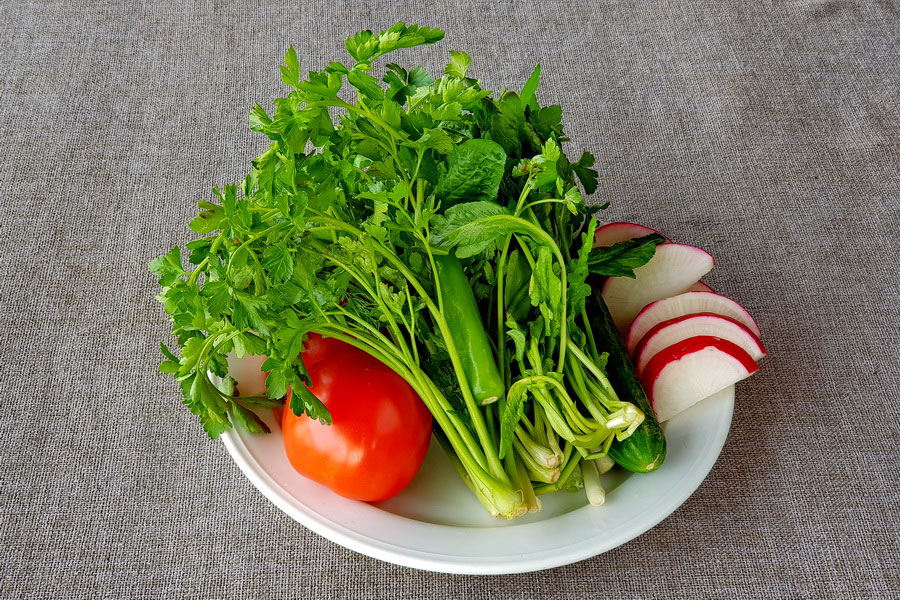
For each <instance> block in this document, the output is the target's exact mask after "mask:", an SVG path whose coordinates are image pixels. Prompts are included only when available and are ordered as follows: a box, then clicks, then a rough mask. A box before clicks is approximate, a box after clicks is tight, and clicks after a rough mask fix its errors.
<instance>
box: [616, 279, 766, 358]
mask: <svg viewBox="0 0 900 600" xmlns="http://www.w3.org/2000/svg"><path fill="white" fill-rule="evenodd" d="M694 313H715V314H717V315H722V316H724V317H731V318H732V319H734V320H736V321H739V322H740V323H743V324H744V325H746V326H747V329H749V330H750V331H752V332H753V333H754V334H755V335H756V337H760V331H759V326H758V325H757V324H756V321H754V320H753V317H751V316H750V313H748V312H747V311H746V310H745V309H744V307H743V306H741V305H740V304H738V303H737V302H735V301H734V300H732V299H731V298H726V297H725V296H722V295H720V294H716V293H715V292H686V293H684V294H679V295H677V296H672V297H671V298H666V299H664V300H659V301H657V302H654V303H653V304H650V305H649V306H647V308H645V309H644V310H642V311H641V313H640V314H639V315H638V316H637V317H635V319H634V323H632V324H631V327H629V328H628V334H627V335H626V336H625V347H626V348H628V352H629V353H632V355H633V353H634V349H635V348H636V347H637V345H638V343H639V342H640V341H641V338H643V337H644V336H645V335H647V332H648V331H650V330H651V329H653V328H654V327H655V326H656V325H657V324H659V323H662V322H663V321H668V320H669V319H674V318H675V317H681V316H684V315H691V314H694Z"/></svg>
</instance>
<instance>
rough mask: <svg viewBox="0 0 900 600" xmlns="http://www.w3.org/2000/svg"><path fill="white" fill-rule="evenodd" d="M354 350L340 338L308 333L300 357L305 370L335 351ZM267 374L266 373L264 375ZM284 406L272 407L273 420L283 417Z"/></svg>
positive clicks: (280, 419)
mask: <svg viewBox="0 0 900 600" xmlns="http://www.w3.org/2000/svg"><path fill="white" fill-rule="evenodd" d="M348 348H349V349H351V350H354V349H355V348H353V346H351V345H350V344H346V343H344V342H342V341H340V340H337V339H335V338H323V337H322V336H321V335H320V334H318V333H309V334H307V335H306V341H305V342H303V353H302V354H301V355H300V359H301V360H302V361H303V365H304V366H305V367H306V368H307V370H308V369H309V368H310V367H311V366H313V365H314V364H316V363H317V362H319V361H320V360H322V359H323V358H325V357H326V356H329V355H331V354H334V353H336V352H342V351H344V350H346V349H348ZM268 376H269V374H268V373H266V377H268ZM283 411H284V408H282V407H278V408H273V409H272V413H273V414H274V415H275V420H276V421H278V422H279V423H281V421H282V417H283V414H282V413H283Z"/></svg>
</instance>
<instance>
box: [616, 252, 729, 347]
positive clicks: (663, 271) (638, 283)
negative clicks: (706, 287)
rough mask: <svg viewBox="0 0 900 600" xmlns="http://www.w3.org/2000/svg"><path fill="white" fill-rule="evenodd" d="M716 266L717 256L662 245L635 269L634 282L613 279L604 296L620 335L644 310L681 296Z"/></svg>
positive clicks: (629, 279)
mask: <svg viewBox="0 0 900 600" xmlns="http://www.w3.org/2000/svg"><path fill="white" fill-rule="evenodd" d="M714 264H715V262H714V261H713V257H712V256H710V255H709V254H707V253H706V252H704V251H703V250H701V249H700V248H695V247H694V246H686V245H684V244H669V243H667V244H660V245H659V246H657V247H656V254H654V255H653V258H652V259H650V262H648V263H647V264H646V265H644V266H642V267H638V268H637V269H635V270H634V279H631V278H629V277H609V278H607V280H606V281H605V282H604V284H603V288H602V291H601V292H600V294H601V296H602V297H603V300H604V301H605V302H606V306H607V307H609V312H610V314H611V315H612V317H613V320H614V321H615V323H616V327H618V328H619V333H625V330H626V329H628V326H629V325H631V322H632V321H633V320H634V318H635V316H637V314H638V313H639V312H641V309H642V308H644V307H645V306H647V305H648V304H650V303H651V302H653V301H655V300H659V299H661V298H668V297H669V296H674V295H676V294H681V293H682V292H684V291H685V290H686V289H688V288H689V287H691V286H692V285H693V284H695V283H696V282H697V281H698V280H699V279H700V278H701V277H703V276H704V275H706V274H707V273H709V271H710V269H712V268H713V265H714Z"/></svg>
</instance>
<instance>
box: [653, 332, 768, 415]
mask: <svg viewBox="0 0 900 600" xmlns="http://www.w3.org/2000/svg"><path fill="white" fill-rule="evenodd" d="M758 370H759V365H757V364H756V363H755V362H754V361H753V358H751V356H750V355H749V354H747V352H745V351H744V350H743V349H742V348H741V347H740V346H738V345H737V344H734V343H732V342H729V341H728V340H723V339H722V338H717V337H715V336H711V335H702V336H698V337H692V338H688V339H686V340H682V341H680V342H677V343H675V344H673V345H671V346H669V347H668V348H666V349H664V350H662V351H661V352H659V353H657V355H656V356H654V357H653V358H652V359H651V360H650V362H649V363H648V364H647V368H646V369H645V370H644V374H643V375H642V376H641V383H642V384H643V386H644V389H646V390H647V394H648V396H650V406H651V407H653V412H655V413H656V418H657V419H659V421H660V422H662V421H666V420H668V419H671V418H672V417H674V416H675V415H677V414H678V413H680V412H681V411H683V410H684V409H686V408H688V407H690V406H692V405H694V404H696V403H697V402H699V401H700V400H703V399H704V398H706V397H707V396H711V395H712V394H715V393H716V392H719V391H721V390H723V389H725V388H727V387H728V386H731V385H734V384H735V383H737V382H738V381H740V380H742V379H746V378H747V377H749V376H750V375H752V374H753V373H755V372H756V371H758Z"/></svg>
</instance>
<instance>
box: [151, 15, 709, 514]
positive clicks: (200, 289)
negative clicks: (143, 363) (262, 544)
mask: <svg viewBox="0 0 900 600" xmlns="http://www.w3.org/2000/svg"><path fill="white" fill-rule="evenodd" d="M442 38H443V32H441V31H439V30H437V29H431V28H427V27H419V26H416V25H410V26H407V25H405V24H403V23H398V24H397V25H395V26H393V27H391V28H390V29H388V30H387V31H384V32H381V33H379V34H373V33H372V32H370V31H364V32H360V33H358V34H356V35H354V36H353V37H351V38H349V39H348V40H347V42H346V49H347V51H348V53H349V54H350V57H351V60H350V61H349V62H347V63H346V64H345V63H341V62H331V63H329V65H328V66H326V67H325V68H324V69H323V70H321V71H317V72H310V73H309V74H308V76H307V77H305V78H304V77H302V76H301V72H300V65H299V60H298V57H297V55H296V53H295V51H294V49H293V47H291V48H290V49H289V50H288V52H287V54H286V55H285V64H284V65H283V66H282V67H281V74H282V81H283V82H284V83H285V84H286V85H287V86H288V87H289V88H290V91H289V93H288V94H287V95H286V97H284V98H278V99H276V100H275V111H274V113H273V114H269V113H267V112H266V111H265V110H264V109H263V108H261V107H260V106H258V105H257V106H256V107H254V109H253V110H252V111H251V113H250V126H251V128H252V129H253V130H254V131H257V132H259V133H261V134H263V135H265V136H267V137H268V138H269V139H270V140H271V145H270V146H269V148H268V149H267V150H266V151H265V152H264V153H263V154H262V155H260V156H259V157H257V158H256V159H255V160H254V161H253V168H252V170H251V171H250V173H249V174H248V175H247V177H246V178H245V179H244V180H243V181H241V182H240V183H239V184H234V185H227V186H225V187H224V188H223V189H221V190H220V189H216V190H215V193H216V195H217V198H218V202H205V201H204V202H200V203H199V206H200V213H199V215H198V216H197V217H196V218H195V219H194V220H193V221H192V222H191V224H190V226H191V229H192V230H193V231H194V232H196V233H198V234H200V235H201V236H202V237H200V238H199V239H197V240H195V241H192V242H190V243H188V244H187V245H186V250H187V252H188V256H187V260H188V262H189V263H190V264H191V265H193V267H185V265H184V262H183V260H182V254H181V250H180V249H179V248H178V247H175V248H173V249H172V250H171V251H170V252H169V253H168V254H166V255H164V256H162V257H160V258H158V259H156V260H154V261H153V262H152V263H151V265H150V268H151V270H152V271H153V272H154V273H156V274H157V275H159V277H160V280H159V283H160V285H161V286H162V292H161V293H160V295H159V296H158V299H159V300H160V301H161V302H162V303H163V305H164V307H165V310H166V312H167V313H168V314H169V316H170V319H171V321H172V324H173V334H174V336H175V337H176V339H177V343H178V346H179V348H180V352H179V354H178V355H176V354H175V353H173V352H172V351H171V350H170V349H169V348H168V347H166V346H165V345H163V346H162V350H163V353H164V354H165V356H166V359H165V361H164V362H163V363H162V365H161V367H160V368H161V370H162V371H164V372H166V373H170V374H172V375H173V376H174V377H175V379H176V380H177V381H178V382H179V384H180V386H181V389H182V392H183V394H184V401H185V404H187V406H188V407H189V408H190V410H191V411H192V412H193V413H194V414H195V415H197V416H198V417H199V419H200V421H201V423H202V425H203V427H204V429H205V430H206V432H207V433H208V434H209V435H210V436H211V437H216V436H218V435H220V434H221V433H222V432H223V431H225V430H226V429H228V428H229V427H231V426H233V425H234V424H235V423H239V424H240V425H241V426H243V427H244V428H246V429H247V430H248V431H250V432H253V433H267V432H268V428H267V426H266V425H265V423H264V422H263V421H262V420H261V419H260V418H259V417H258V416H257V414H256V413H255V412H254V411H255V410H258V409H263V408H271V407H279V406H281V405H282V404H283V403H284V399H285V398H287V407H286V409H285V416H284V421H283V423H284V436H285V443H286V446H289V445H291V444H294V445H295V446H296V445H298V444H299V445H300V446H301V447H302V446H303V444H307V443H309V442H308V440H306V441H304V439H303V436H304V435H307V437H308V436H309V434H308V433H307V434H304V433H303V431H301V430H302V428H303V427H305V426H306V424H308V423H310V422H313V421H319V422H320V423H321V424H322V425H324V426H329V427H336V426H337V425H338V417H339V416H340V415H342V414H345V413H347V412H349V413H353V414H354V415H356V417H354V418H356V419H357V420H358V421H359V422H364V421H365V418H366V415H367V414H368V416H369V418H370V419H374V418H375V416H376V412H377V410H378V406H380V404H381V403H383V402H386V401H387V400H390V401H391V403H393V405H395V406H405V408H403V409H402V410H401V409H398V410H400V412H404V413H405V414H406V416H405V417H404V423H405V424H406V425H404V426H408V427H409V428H410V432H411V435H410V438H411V439H413V438H415V439H413V441H410V442H409V444H408V446H404V445H403V444H400V445H398V446H397V447H396V448H395V449H394V450H389V451H388V457H389V456H390V454H391V452H393V453H394V454H395V455H400V454H407V453H409V454H413V455H415V456H416V457H420V456H423V455H424V450H422V448H423V447H424V446H422V440H421V439H420V438H421V436H418V437H417V435H416V433H415V432H417V431H421V430H422V429H423V428H424V430H425V431H426V432H427V427H428V426H427V422H426V421H425V420H424V418H423V415H424V416H427V415H428V413H430V415H431V417H433V422H434V425H433V432H434V435H435V437H436V438H437V439H438V440H439V441H440V442H441V444H442V445H443V447H444V449H445V450H446V453H447V455H448V456H449V457H450V459H451V461H452V462H453V463H454V465H455V466H456V467H457V470H458V472H459V474H460V475H461V477H462V478H463V479H464V480H465V482H466V483H467V485H468V486H469V487H470V489H471V490H472V491H473V493H474V494H475V495H476V496H477V497H478V499H479V500H480V501H481V502H482V503H483V504H484V506H485V507H486V508H487V509H488V510H489V511H490V512H491V513H492V514H494V515H501V516H504V517H506V518H514V517H517V516H520V515H522V514H524V513H526V512H528V511H536V510H539V509H540V506H541V502H540V500H539V496H540V495H542V494H545V493H548V492H552V491H555V490H560V489H564V488H565V489H570V490H573V489H577V488H582V487H583V488H585V489H586V491H587V494H588V497H589V498H590V499H591V500H592V502H594V503H600V502H602V495H603V490H602V488H601V487H600V484H599V479H598V475H599V474H600V473H601V472H603V471H605V470H606V469H608V468H609V466H610V465H611V462H610V460H609V458H610V457H611V458H613V459H615V460H616V461H617V462H618V463H619V464H620V465H622V466H623V467H625V468H627V469H630V470H633V471H639V472H645V471H651V470H654V469H656V468H658V467H659V466H660V464H662V462H663V459H664V457H665V440H664V438H663V435H662V431H661V429H660V427H659V424H658V423H657V422H656V419H655V418H654V415H653V412H652V410H651V408H650V403H649V402H648V398H647V396H646V395H645V394H644V390H643V389H642V388H641V385H640V384H639V383H638V380H637V379H636V375H635V373H634V367H633V365H632V363H631V359H630V358H629V352H628V350H627V349H626V348H625V346H624V344H623V342H622V340H621V339H620V337H619V332H618V331H617V327H616V326H617V325H619V326H621V324H620V323H619V322H618V321H616V319H615V318H614V317H613V316H611V315H610V314H609V312H607V308H606V305H605V304H604V302H602V301H599V300H597V299H596V298H594V297H592V296H593V295H592V288H591V285H590V282H589V277H592V276H593V277H610V281H611V280H613V279H615V280H625V281H630V279H629V278H632V277H634V271H635V269H637V268H639V267H641V266H642V265H645V264H646V263H647V262H648V261H650V259H651V258H653V256H654V254H655V251H656V248H657V246H658V245H660V244H663V243H664V242H666V239H665V238H664V237H663V236H661V235H659V234H657V233H655V232H652V231H648V232H647V233H646V234H645V235H640V236H639V237H636V238H634V239H631V238H629V239H623V240H619V241H618V242H617V243H615V244H613V245H609V246H598V247H596V248H595V247H593V246H594V236H595V232H596V230H597V228H598V224H597V221H596V220H595V219H594V218H593V217H592V216H591V215H592V213H593V212H595V211H596V210H598V209H599V208H602V207H588V206H587V205H586V204H585V202H584V200H583V198H582V194H581V192H580V190H579V186H578V184H579V183H580V185H581V186H582V187H583V189H584V190H585V191H586V192H587V193H592V192H593V191H594V190H595V189H596V186H597V183H596V181H597V173H596V172H595V171H594V170H593V169H592V168H591V167H592V165H593V163H594V159H593V157H592V156H591V155H590V154H589V153H587V152H585V153H583V154H582V155H581V156H580V158H579V159H578V160H577V161H575V162H572V161H570V160H569V159H568V158H567V156H566V155H565V153H564V152H563V151H562V149H561V144H562V143H563V142H565V141H566V140H567V138H566V137H565V134H564V132H563V127H562V125H561V109H560V107H559V106H546V107H542V106H540V104H539V103H538V101H537V97H536V90H537V88H538V84H539V79H540V68H539V67H538V68H536V69H535V70H534V73H533V74H532V75H531V77H530V78H529V79H528V81H527V82H526V83H525V85H524V87H523V88H522V90H521V91H520V92H518V93H516V92H511V91H504V92H501V93H498V94H492V93H491V92H490V91H488V90H483V89H482V88H481V87H480V85H479V82H478V81H477V80H476V79H474V78H472V77H470V75H469V68H470V62H471V61H470V58H469V56H468V55H467V54H465V53H464V52H456V51H451V52H450V54H451V60H450V62H449V64H448V65H447V66H446V68H445V69H444V73H443V74H442V75H441V76H440V77H438V78H434V77H433V76H432V75H431V74H429V73H428V72H426V71H425V69H423V68H422V67H420V66H417V67H414V68H412V69H407V68H404V67H401V66H400V65H398V64H395V63H388V64H386V65H385V67H384V71H383V74H382V76H381V78H380V79H379V78H377V77H376V76H375V75H373V65H374V64H375V62H376V60H378V59H380V58H381V57H382V56H384V55H385V54H387V53H389V52H392V51H394V50H397V49H401V48H411V47H415V46H419V45H422V44H431V43H434V42H437V41H439V40H441V39H442ZM641 233H643V232H641ZM698 278H699V277H698ZM681 291H684V290H681ZM339 343H343V344H346V345H348V346H352V347H353V349H354V350H353V351H354V352H357V353H359V354H360V355H365V356H356V357H355V358H353V359H352V360H351V359H348V358H347V356H349V355H342V354H340V353H341V352H344V351H343V350H334V348H332V349H331V350H332V351H334V352H337V354H336V355H335V354H332V355H328V353H329V350H328V349H327V348H326V349H323V345H324V344H339ZM314 348H318V350H315V351H314ZM311 351H312V352H313V353H315V352H320V353H321V354H322V356H321V357H319V358H317V359H316V360H315V361H311V360H310V356H311V354H310V352H311ZM229 353H233V355H236V356H238V357H241V356H245V355H251V354H252V355H265V356H266V357H267V359H266V360H265V362H264V363H263V365H262V370H263V371H265V372H266V373H267V376H266V386H267V391H266V394H264V395H255V396H241V395H238V394H237V393H236V392H235V388H234V380H233V379H232V378H231V377H229V373H228V366H227V359H226V357H227V356H228V355H229ZM303 356H306V359H305V360H306V364H305V361H304V358H303ZM367 361H368V362H367ZM312 362H315V364H311V363H312ZM354 365H362V366H359V368H358V370H356V371H354ZM376 365H380V366H382V367H385V368H386V370H389V373H388V374H387V375H391V376H394V379H391V378H390V377H388V376H387V375H386V374H385V373H383V372H379V371H378V368H377V367H376ZM367 369H368V371H367ZM369 371H371V372H372V373H376V372H377V378H378V379H377V381H379V382H383V383H379V384H377V385H376V387H379V386H380V387H381V388H383V390H382V391H383V393H382V394H381V396H384V398H381V399H378V398H375V397H374V396H378V394H377V393H375V391H373V390H374V388H373V387H372V386H369V387H368V388H366V389H365V390H362V389H361V388H358V387H357V388H354V387H353V386H360V385H361V384H360V382H359V381H336V378H339V377H346V378H354V377H357V378H359V377H365V373H366V372H369ZM390 372H392V373H390ZM341 374H343V375H341ZM373 377H375V375H373ZM326 380H327V381H326ZM389 380H390V381H389ZM401 384H402V385H401ZM373 385H375V384H373ZM404 388H408V389H404ZM335 390H343V391H340V392H336V391H335ZM408 392H414V394H415V395H416V396H418V398H419V399H420V400H421V403H422V404H423V405H424V407H426V408H427V413H426V412H425V411H417V410H416V409H415V408H414V407H412V406H411V404H410V401H409V400H410V394H409V393H408ZM354 396H358V398H357V404H356V406H353V407H351V408H348V407H347V406H346V402H345V401H346V398H348V397H354ZM398 398H399V399H401V401H399V402H398V401H397V399H398ZM386 399H387V400H386ZM398 414H399V413H398ZM333 418H334V424H333V425H332V424H331V423H332V419H333ZM423 423H425V424H424V425H423ZM400 429H401V430H402V429H403V427H401V428H400ZM390 435H391V436H398V435H400V436H402V435H403V433H402V431H399V432H398V431H395V432H394V433H392V434H390ZM425 440H426V442H427V436H426V437H425ZM425 445H427V443H426V444H425ZM410 448H412V449H413V450H409V449H410ZM335 452H337V451H335ZM417 452H420V454H416V453H417ZM317 453H318V454H317ZM289 454H291V451H290V450H289ZM294 454H295V455H301V454H302V455H304V456H306V459H305V460H306V465H305V466H304V467H302V469H306V472H307V474H309V475H310V476H312V477H314V478H318V479H319V480H320V481H325V480H327V479H328V477H327V476H326V475H322V476H321V477H317V474H323V473H325V472H327V471H328V470H329V469H331V467H330V466H329V465H331V463H332V462H334V463H340V459H335V457H333V456H332V457H331V458H329V457H328V456H327V454H328V452H327V451H326V452H325V454H321V447H320V448H318V449H317V450H316V451H315V452H313V451H312V450H310V451H296V452H294ZM310 456H314V457H318V458H317V460H316V459H310ZM404 460H405V459H404ZM417 460H418V462H419V464H420V463H421V458H417ZM316 462H318V463H321V465H322V466H321V467H319V468H317V467H316V466H315V463H316ZM412 462H415V461H412ZM311 463H312V466H310V464H311ZM295 466H297V464H296V463H295ZM298 468H299V467H298ZM416 468H418V467H417V466H416ZM380 472H381V471H376V473H380ZM364 476H365V475H363V477H364ZM379 477H380V475H379ZM409 478H411V476H410V477H409ZM403 479H406V478H405V477H400V478H399V479H398V480H397V481H401V480H403ZM397 485H400V484H397ZM403 485H405V484H403ZM396 487H397V486H396V485H394V486H392V485H389V484H386V487H385V489H384V490H378V491H377V492H371V493H370V492H368V491H367V492H365V493H360V494H357V496H356V497H364V496H366V497H365V498H364V499H380V498H381V497H384V495H385V494H390V493H396V491H399V490H397V489H394V488H396ZM400 487H402V485H400ZM337 491H339V492H341V493H345V495H350V496H353V495H354V494H356V490H350V491H343V492H342V490H337ZM369 496H371V497H369Z"/></svg>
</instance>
